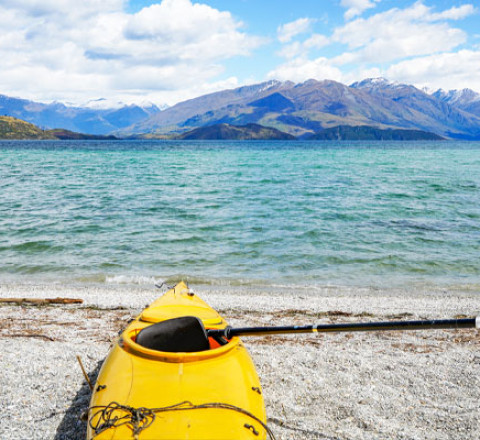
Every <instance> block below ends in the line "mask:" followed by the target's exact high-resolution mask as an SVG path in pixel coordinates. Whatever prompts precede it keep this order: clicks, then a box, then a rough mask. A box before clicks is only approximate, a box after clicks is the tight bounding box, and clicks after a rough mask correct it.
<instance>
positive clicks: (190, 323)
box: [136, 316, 226, 353]
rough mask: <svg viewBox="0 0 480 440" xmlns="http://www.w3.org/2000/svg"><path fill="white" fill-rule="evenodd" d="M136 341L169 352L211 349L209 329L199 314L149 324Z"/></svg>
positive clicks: (144, 345)
mask: <svg viewBox="0 0 480 440" xmlns="http://www.w3.org/2000/svg"><path fill="white" fill-rule="evenodd" d="M136 343H137V344H140V345H141V346H143V347H146V348H150V349H152V350H157V351H167V352H169V353H179V352H186V353H192V352H196V351H205V350H209V349H210V343H209V340H208V335H207V331H206V330H205V327H204V325H203V323H202V321H201V320H200V318H198V317H197V316H181V317H178V318H174V319H168V320H166V321H161V322H157V323H156V324H153V325H149V326H148V327H145V328H144V329H142V330H140V332H139V333H138V335H137V337H136ZM225 343H226V341H225Z"/></svg>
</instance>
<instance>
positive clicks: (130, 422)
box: [88, 400, 275, 440]
mask: <svg viewBox="0 0 480 440" xmlns="http://www.w3.org/2000/svg"><path fill="white" fill-rule="evenodd" d="M195 409H225V410H229V411H236V412H239V413H241V414H243V415H246V416H247V417H249V418H251V419H253V420H255V421H256V422H257V423H259V424H260V425H261V426H262V427H263V429H265V431H266V432H267V434H268V436H269V438H270V439H271V440H275V436H274V434H273V432H272V430H271V429H270V428H269V427H268V426H267V425H266V424H265V423H264V422H263V421H262V420H260V419H259V418H258V417H257V416H255V415H253V414H252V413H250V412H248V411H247V410H245V409H243V408H240V407H238V406H235V405H230V404H228V403H219V402H211V403H202V404H200V405H194V404H193V403H191V402H189V401H188V400H186V401H184V402H180V403H177V404H175V405H170V406H164V407H160V408H145V407H141V408H133V407H131V406H127V405H121V404H120V403H118V402H110V403H109V404H108V405H106V406H101V405H99V406H93V407H91V408H90V411H91V412H92V415H91V417H90V419H89V420H88V424H89V426H90V428H91V429H92V430H93V432H94V433H95V437H96V436H97V435H99V434H100V433H102V432H103V431H105V430H106V429H109V428H118V427H119V426H123V425H126V426H128V427H129V428H130V429H131V430H132V433H133V437H134V439H138V436H139V434H140V432H142V431H143V430H145V429H147V428H148V427H149V426H151V425H152V423H153V422H154V421H155V417H156V414H158V413H163V412H169V411H189V410H195ZM244 427H245V428H247V429H250V430H252V432H254V433H255V434H256V435H258V432H256V431H255V430H254V428H253V426H251V425H248V424H245V425H244Z"/></svg>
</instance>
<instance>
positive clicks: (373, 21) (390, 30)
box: [332, 2, 472, 64]
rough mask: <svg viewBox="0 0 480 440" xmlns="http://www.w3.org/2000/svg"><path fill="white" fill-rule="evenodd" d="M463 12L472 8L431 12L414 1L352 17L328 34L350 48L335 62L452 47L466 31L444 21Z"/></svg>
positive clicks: (403, 55) (387, 59) (383, 58)
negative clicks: (368, 14)
mask: <svg viewBox="0 0 480 440" xmlns="http://www.w3.org/2000/svg"><path fill="white" fill-rule="evenodd" d="M454 9H455V8H454ZM459 9H460V8H459ZM467 13H472V9H470V8H464V9H462V12H461V14H460V12H459V11H456V10H455V11H454V10H453V9H450V10H447V11H444V12H442V13H433V12H432V9H431V8H429V7H427V6H425V5H424V4H423V3H421V2H417V3H415V4H413V5H412V6H411V7H409V8H406V9H403V10H402V9H398V8H394V9H391V10H388V11H386V12H383V13H379V14H376V15H373V16H371V17H370V18H368V19H362V18H359V19H356V20H354V21H351V22H349V23H347V24H346V25H345V26H342V27H339V28H337V29H336V30H335V32H334V34H333V35H332V40H333V41H336V42H339V43H342V44H345V45H347V47H348V48H349V49H350V52H346V53H344V54H342V55H340V56H338V57H337V59H336V60H335V61H336V62H337V63H339V64H341V63H386V62H391V61H394V60H398V59H402V58H406V57H413V56H421V55H428V54H432V53H436V52H443V51H449V50H452V49H454V48H455V47H457V46H459V45H460V44H462V43H464V42H465V41H466V34H465V32H464V31H462V30H461V29H458V28H453V27H451V26H449V24H448V23H446V22H445V20H446V18H447V17H449V18H450V17H460V15H462V14H463V15H465V14H467Z"/></svg>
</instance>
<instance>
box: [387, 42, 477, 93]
mask: <svg viewBox="0 0 480 440" xmlns="http://www.w3.org/2000/svg"><path fill="white" fill-rule="evenodd" d="M386 74H387V76H388V78H390V79H392V80H398V81H402V82H406V83H410V84H415V85H416V86H418V87H424V86H426V87H428V88H431V89H435V90H436V89H439V88H443V89H462V88H471V89H474V90H477V91H480V51H472V50H460V51H458V52H448V53H442V54H436V55H430V56H425V57H418V58H415V59H413V60H405V61H401V62H399V63H397V64H394V65H392V66H390V67H389V68H388V70H387V72H386Z"/></svg>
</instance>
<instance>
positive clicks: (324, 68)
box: [268, 57, 343, 82]
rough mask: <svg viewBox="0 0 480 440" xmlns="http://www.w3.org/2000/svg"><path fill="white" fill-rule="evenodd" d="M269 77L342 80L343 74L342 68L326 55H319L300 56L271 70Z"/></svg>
mask: <svg viewBox="0 0 480 440" xmlns="http://www.w3.org/2000/svg"><path fill="white" fill-rule="evenodd" d="M268 78H273V79H278V80H280V81H288V80H290V81H295V82H302V81H305V80H307V79H311V78H313V79H318V80H323V79H332V80H335V81H342V78H343V74H342V72H341V71H340V69H338V68H337V67H335V66H333V65H332V63H331V62H330V60H328V59H327V58H325V57H319V58H316V59H314V60H308V59H305V58H302V57H298V58H294V59H293V60H291V61H288V62H287V63H284V64H282V65H280V66H278V67H277V68H276V69H274V70H272V71H271V72H269V74H268Z"/></svg>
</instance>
